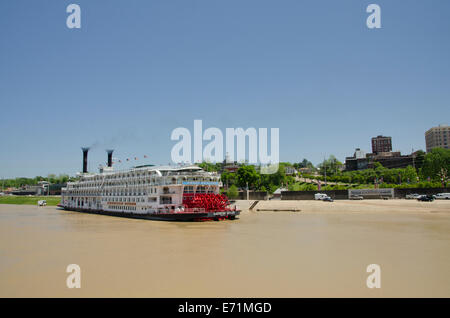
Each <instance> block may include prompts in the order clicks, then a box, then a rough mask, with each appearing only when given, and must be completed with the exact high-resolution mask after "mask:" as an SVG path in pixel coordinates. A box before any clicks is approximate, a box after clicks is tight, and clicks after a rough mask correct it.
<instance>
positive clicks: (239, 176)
mask: <svg viewBox="0 0 450 318" xmlns="http://www.w3.org/2000/svg"><path fill="white" fill-rule="evenodd" d="M236 181H237V185H238V186H239V187H241V188H245V187H247V184H248V187H249V188H252V189H255V188H257V187H259V185H260V176H259V174H258V173H257V172H256V170H255V167H254V166H247V165H242V166H241V167H239V169H238V171H237V173H236Z"/></svg>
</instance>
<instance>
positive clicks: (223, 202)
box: [183, 193, 229, 212]
mask: <svg viewBox="0 0 450 318" xmlns="http://www.w3.org/2000/svg"><path fill="white" fill-rule="evenodd" d="M183 204H184V206H185V207H186V208H202V209H205V210H206V211H208V212H210V211H211V212H213V211H227V210H228V208H227V207H228V205H229V202H228V198H227V196H226V195H224V194H215V193H197V194H193V193H184V194H183Z"/></svg>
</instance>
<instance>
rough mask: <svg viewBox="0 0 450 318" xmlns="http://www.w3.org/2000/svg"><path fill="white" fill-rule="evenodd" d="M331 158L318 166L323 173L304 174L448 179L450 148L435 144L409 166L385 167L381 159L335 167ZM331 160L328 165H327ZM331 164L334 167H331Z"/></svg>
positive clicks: (361, 180) (342, 178)
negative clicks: (365, 165)
mask: <svg viewBox="0 0 450 318" xmlns="http://www.w3.org/2000/svg"><path fill="white" fill-rule="evenodd" d="M334 159H335V158H334V157H333V158H331V157H330V158H329V159H327V160H326V161H325V162H324V163H325V164H324V163H322V164H321V167H326V168H322V169H319V170H318V171H319V172H320V175H319V176H317V175H306V174H303V175H302V176H303V177H306V178H308V177H310V178H315V179H318V180H321V181H325V173H324V172H323V170H326V171H327V172H326V180H327V181H331V182H340V183H357V184H380V183H385V184H386V183H387V184H402V183H421V182H422V183H423V182H427V183H441V184H442V183H444V184H445V183H447V182H448V172H449V170H450V149H444V148H435V149H433V150H432V151H431V152H429V153H427V154H425V153H422V154H420V153H419V155H418V156H417V158H416V165H415V167H413V166H408V167H406V168H394V169H388V168H385V167H383V166H382V165H381V164H380V163H379V162H375V163H374V168H373V169H365V170H356V171H341V170H340V169H337V168H336V165H338V164H339V162H336V161H335V160H334ZM326 163H328V165H326ZM328 167H332V168H331V169H329V168H328Z"/></svg>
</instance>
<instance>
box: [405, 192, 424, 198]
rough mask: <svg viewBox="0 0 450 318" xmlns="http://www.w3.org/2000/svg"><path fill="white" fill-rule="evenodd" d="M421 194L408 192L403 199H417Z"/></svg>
mask: <svg viewBox="0 0 450 318" xmlns="http://www.w3.org/2000/svg"><path fill="white" fill-rule="evenodd" d="M419 196H421V194H418V193H410V194H407V195H406V196H405V199H417V198H418V197H419Z"/></svg>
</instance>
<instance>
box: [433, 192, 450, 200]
mask: <svg viewBox="0 0 450 318" xmlns="http://www.w3.org/2000/svg"><path fill="white" fill-rule="evenodd" d="M434 197H435V199H440V200H450V193H445V192H444V193H438V194H436V195H435V196H434Z"/></svg>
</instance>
